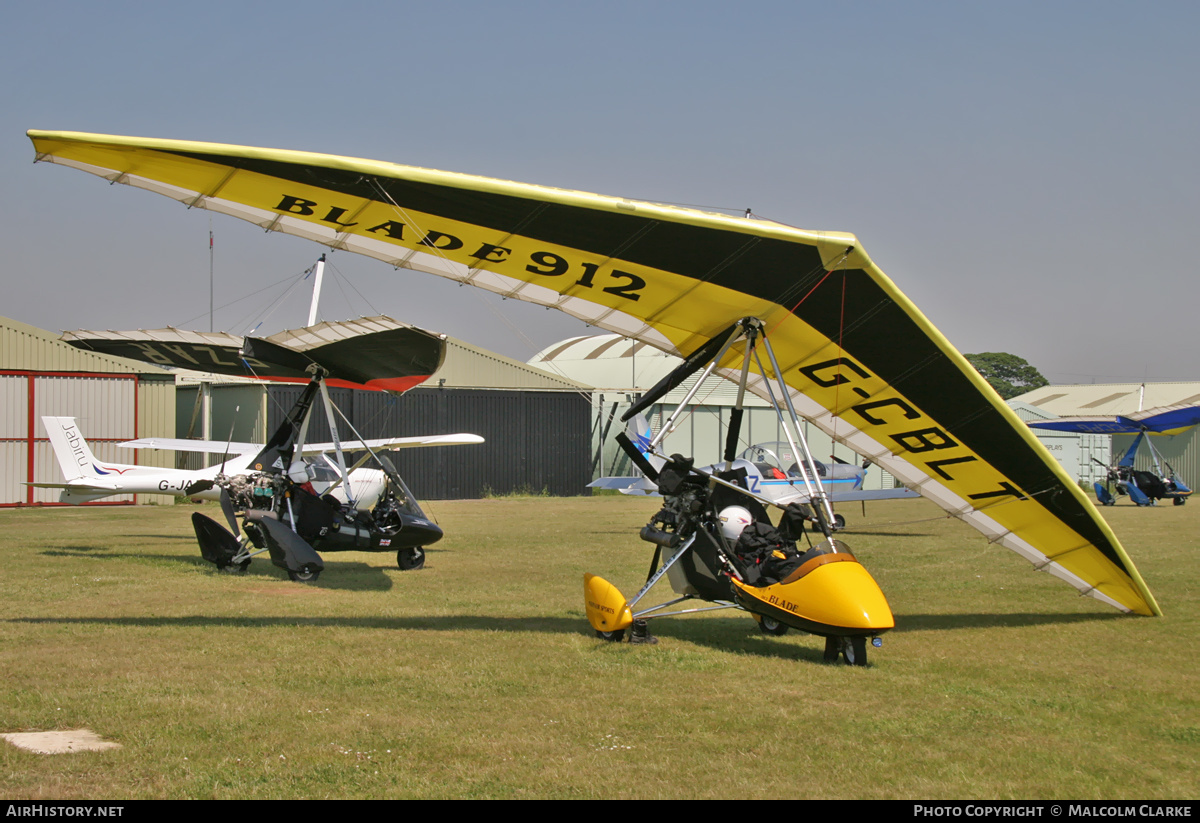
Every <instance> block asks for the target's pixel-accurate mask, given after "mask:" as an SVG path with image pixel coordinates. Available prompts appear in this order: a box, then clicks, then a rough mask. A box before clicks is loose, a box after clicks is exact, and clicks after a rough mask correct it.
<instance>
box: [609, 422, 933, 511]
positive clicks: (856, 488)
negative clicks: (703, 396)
mask: <svg viewBox="0 0 1200 823" xmlns="http://www.w3.org/2000/svg"><path fill="white" fill-rule="evenodd" d="M625 434H626V436H627V437H629V439H630V440H631V441H632V442H633V443H634V444H636V445H637V447H638V449H639V450H640V451H641V452H642V455H643V456H644V457H645V458H646V460H647V461H648V462H649V463H650V465H651V466H653V467H654V468H655V469H656V470H657V469H660V468H662V466H663V465H665V463H666V461H665V460H663V458H662V457H660V456H658V455H656V454H654V453H653V452H651V451H650V442H651V436H650V423H649V421H648V420H647V419H646V418H645V416H643V415H637V416H636V417H634V418H632V419H631V420H630V421H629V426H628V428H627V429H626V432H625ZM803 465H804V461H803V460H801V459H800V458H799V455H797V454H796V453H795V451H794V450H793V448H792V446H791V444H789V443H787V442H783V441H773V442H766V443H756V444H755V445H753V446H750V447H749V448H748V449H745V450H743V451H742V453H741V454H739V455H738V456H737V458H736V459H735V460H733V462H732V463H731V464H730V465H728V466H727V465H726V464H725V463H713V464H712V465H709V466H703V467H699V466H698V467H696V468H697V470H698V471H701V472H704V473H705V474H717V473H720V472H724V471H726V470H732V471H738V470H739V469H740V470H742V471H745V473H746V488H747V490H748V491H749V492H750V493H751V494H756V495H759V496H760V497H764V498H766V499H767V500H770V501H772V502H774V503H776V504H778V505H779V506H787V505H789V504H791V503H808V502H809V501H810V500H811V498H812V494H811V493H810V492H809V490H808V489H809V487H811V488H812V489H813V490H814V491H815V490H816V489H817V488H820V489H821V490H823V491H824V492H825V495H826V496H827V497H828V498H829V501H830V502H831V503H849V502H852V501H856V500H864V501H865V500H895V499H898V498H906V497H917V496H918V495H917V493H916V492H913V491H909V490H908V489H877V490H871V491H867V490H864V489H863V481H864V480H865V479H866V475H867V469H868V468H869V467H870V463H869V462H864V463H863V465H862V466H861V467H859V466H856V465H854V464H853V463H847V462H846V461H844V460H838V459H837V458H833V462H832V463H823V462H821V461H820V460H813V466H814V467H815V469H816V477H808V478H806V477H805V472H804V471H803V469H802V468H801V467H802V466H803ZM806 479H807V480H808V481H809V482H808V483H807V484H806V483H805V480H806ZM588 488H591V489H615V490H617V491H619V492H621V493H622V494H646V495H656V494H658V485H657V484H656V483H654V482H653V481H651V480H650V479H648V478H646V477H645V476H636V477H601V478H599V479H598V480H593V481H592V482H591V483H589V484H588ZM834 520H835V524H834V525H835V526H836V527H837V528H841V527H842V526H843V525H844V524H845V521H844V519H843V518H842V517H841V515H836V516H835V518H834Z"/></svg>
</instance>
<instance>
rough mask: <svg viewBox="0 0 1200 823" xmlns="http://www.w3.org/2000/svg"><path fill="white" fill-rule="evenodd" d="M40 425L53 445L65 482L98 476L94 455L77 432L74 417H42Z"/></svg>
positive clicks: (91, 478) (77, 428)
mask: <svg viewBox="0 0 1200 823" xmlns="http://www.w3.org/2000/svg"><path fill="white" fill-rule="evenodd" d="M42 425H44V426H45V427H46V434H47V436H48V437H49V438H50V445H51V446H53V447H54V456H55V457H57V458H58V465H59V468H61V469H62V473H63V477H64V478H66V481H67V483H72V482H76V481H80V480H94V479H95V478H96V477H99V476H100V474H101V473H100V472H99V471H98V470H97V468H96V457H95V455H93V454H92V450H91V449H90V448H89V447H88V444H87V440H85V439H84V438H83V435H82V434H81V433H80V432H79V426H77V425H76V424H75V418H74V417H43V418H42Z"/></svg>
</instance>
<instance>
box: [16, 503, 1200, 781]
mask: <svg viewBox="0 0 1200 823" xmlns="http://www.w3.org/2000/svg"><path fill="white" fill-rule="evenodd" d="M656 505H657V504H656V502H655V501H654V500H633V499H629V498H624V497H615V498H614V497H598V498H576V499H561V498H510V499H491V500H478V501H460V502H442V503H432V504H430V505H429V508H430V509H432V512H433V514H434V515H435V516H436V517H437V518H438V520H439V521H440V522H441V523H442V525H443V527H444V528H445V529H446V532H447V537H446V539H445V540H443V541H442V542H441V543H439V544H437V545H435V546H433V547H432V548H431V550H430V552H429V559H428V564H427V566H426V568H425V569H424V570H422V571H420V572H400V571H398V570H396V569H395V567H394V566H393V565H392V563H393V558H392V557H391V556H390V555H368V554H330V555H326V561H327V571H326V572H325V574H324V575H323V576H322V578H321V580H320V581H319V583H317V584H316V585H315V586H304V585H299V584H295V583H291V582H289V581H288V580H287V579H286V577H285V576H284V574H283V573H282V572H280V571H278V570H277V569H275V568H274V567H272V566H271V565H270V564H269V563H268V562H265V561H256V562H255V563H254V565H252V567H251V569H250V571H249V572H248V573H247V574H246V575H244V576H234V575H227V574H222V573H217V572H215V571H213V570H211V568H210V567H209V566H207V565H206V564H204V563H203V561H201V560H200V558H199V554H198V551H197V550H196V548H195V544H194V539H193V537H192V534H191V527H190V523H189V522H188V517H189V515H190V511H191V508H190V507H187V506H165V507H154V508H138V509H132V508H110V509H100V510H96V509H93V510H80V509H56V510H48V509H41V510H18V511H13V510H9V511H5V512H2V513H0V562H2V563H3V572H2V573H0V574H2V577H0V591H2V592H3V596H2V597H0V621H2V623H0V625H2V626H3V630H2V631H0V670H2V671H3V689H2V690H0V731H26V730H46V729H70V728H77V727H83V726H86V727H89V728H91V729H93V730H94V731H96V732H97V733H99V734H100V735H102V736H103V737H105V738H106V739H109V740H113V741H116V742H119V743H121V744H122V746H123V748H122V749H119V750H113V751H108V752H97V753H85V754H73V755H56V756H44V755H37V754H32V753H29V752H25V751H22V750H19V749H16V748H15V747H12V746H8V745H3V746H0V796H3V797H5V798H8V799H15V798H297V797H304V798H308V797H313V798H323V797H337V798H341V797H387V798H408V797H412V798H425V797H433V798H440V797H478V798H523V797H538V798H556V797H562V798H591V797H649V798H674V797H689V798H691V797H746V798H768V797H798V798H799V797H818V798H854V797H863V798H908V797H911V798H1079V799H1090V798H1101V799H1102V798H1135V797H1137V798H1194V797H1196V795H1197V793H1198V791H1197V789H1198V779H1197V773H1198V770H1197V757H1198V755H1200V711H1198V706H1197V703H1198V701H1197V697H1196V694H1197V676H1196V673H1197V665H1196V662H1195V651H1196V643H1195V640H1194V639H1193V638H1194V637H1195V634H1196V630H1197V617H1198V615H1200V607H1198V602H1197V601H1198V598H1197V594H1198V591H1197V588H1198V587H1197V573H1196V566H1195V562H1194V558H1195V555H1196V550H1197V548H1198V544H1200V539H1198V538H1197V532H1198V529H1197V526H1198V525H1200V506H1184V507H1178V508H1165V509H1164V508H1159V509H1152V510H1138V509H1135V508H1133V507H1131V506H1130V507H1124V506H1122V507H1117V508H1113V509H1106V510H1105V511H1104V515H1105V516H1106V517H1108V518H1109V520H1110V522H1111V523H1112V524H1113V527H1114V529H1115V530H1116V531H1117V533H1118V535H1120V536H1121V538H1122V539H1123V541H1124V542H1125V544H1126V547H1127V548H1128V550H1129V552H1130V554H1131V555H1132V556H1133V557H1134V559H1135V561H1136V562H1137V564H1138V567H1139V569H1140V570H1141V571H1142V573H1143V575H1144V576H1145V578H1146V579H1147V581H1148V583H1149V585H1150V587H1151V589H1152V590H1153V591H1154V592H1155V594H1156V596H1157V597H1158V600H1159V602H1160V604H1161V605H1162V607H1163V609H1164V610H1165V612H1166V616H1165V617H1163V618H1159V619H1151V618H1134V617H1124V616H1121V615H1119V614H1117V613H1116V612H1114V611H1112V610H1110V609H1108V608H1107V607H1104V606H1102V605H1100V604H1098V603H1096V602H1095V601H1093V600H1091V599H1087V598H1080V597H1078V596H1077V595H1076V594H1075V592H1074V590H1073V589H1071V588H1069V587H1067V586H1066V585H1065V584H1062V583H1059V582H1057V581H1055V580H1053V579H1052V578H1050V577H1049V576H1048V575H1045V574H1040V573H1036V572H1034V571H1032V570H1031V568H1030V567H1029V566H1028V564H1026V563H1025V562H1024V561H1022V560H1020V558H1018V557H1017V556H1016V555H1013V554H1011V553H1010V552H1008V551H1006V550H1004V549H999V548H996V547H995V546H989V545H988V544H987V543H986V542H985V541H984V540H983V538H981V537H979V536H978V535H977V534H976V533H975V532H973V531H971V530H970V529H967V528H966V527H964V526H962V525H961V524H959V523H957V522H956V521H952V520H947V519H945V518H942V517H940V516H939V512H938V511H937V510H936V509H934V508H933V507H932V506H930V505H928V504H926V503H925V502H924V501H897V502H892V503H884V504H876V505H873V506H871V507H869V508H868V510H867V515H868V517H867V518H866V519H864V518H863V517H862V516H861V515H860V513H859V512H858V511H857V510H855V509H853V508H847V510H846V514H847V517H848V519H849V521H850V529H849V530H848V533H847V534H846V535H845V540H846V542H847V543H849V544H850V546H851V547H852V548H853V549H854V550H855V552H856V554H858V556H859V557H860V559H861V560H863V562H864V563H865V564H866V565H867V567H868V569H870V570H871V572H872V573H873V574H874V575H875V577H876V578H877V579H878V580H879V582H880V584H881V585H882V587H883V589H884V591H885V592H886V593H887V595H888V597H889V599H890V601H891V604H892V606H893V609H894V611H895V612H896V614H897V619H898V626H897V628H896V629H895V630H894V631H893V632H891V633H889V634H888V635H886V636H885V638H884V640H885V642H884V647H883V648H882V649H880V650H873V651H872V657H871V661H872V665H871V666H870V667H868V668H866V669H857V668H847V667H844V666H828V665H824V664H822V663H821V662H820V661H821V651H822V641H820V640H819V639H818V638H813V637H809V636H805V635H800V634H793V635H788V636H787V637H783V638H767V637H762V636H760V635H758V633H757V631H756V630H755V624H754V623H753V621H752V620H751V619H750V618H748V617H747V616H745V615H744V614H737V613H734V612H717V613H715V614H708V615H700V616H693V617H687V618H672V619H667V620H663V621H659V622H657V623H652V624H651V625H652V629H653V631H654V633H655V634H656V635H657V636H658V637H659V638H660V643H659V644H658V645H657V646H638V647H634V646H630V645H628V644H621V645H609V644H605V643H603V642H601V641H599V640H596V639H595V638H594V637H593V636H592V634H591V631H590V629H589V628H588V626H587V623H586V619H585V618H584V615H583V607H582V596H581V595H582V575H583V572H584V571H585V570H588V571H593V572H596V573H600V574H603V575H604V576H605V577H606V578H608V579H610V580H612V581H613V582H614V583H616V584H617V585H618V586H620V587H621V588H622V590H623V591H625V592H626V593H627V594H632V592H633V591H635V590H636V589H637V588H638V586H639V584H640V581H641V580H642V579H644V576H645V573H646V568H647V566H648V564H649V559H650V551H649V549H648V546H647V544H644V543H641V542H640V541H638V540H637V538H636V531H637V529H638V528H639V527H640V526H641V525H643V524H644V523H645V521H646V519H647V518H648V516H649V515H650V513H651V512H652V511H653V510H654V508H655V507H656ZM911 521H917V522H911ZM664 597H665V594H664Z"/></svg>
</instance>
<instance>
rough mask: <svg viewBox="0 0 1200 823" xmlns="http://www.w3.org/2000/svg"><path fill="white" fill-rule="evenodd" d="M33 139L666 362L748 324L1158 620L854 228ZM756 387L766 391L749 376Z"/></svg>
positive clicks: (805, 399)
mask: <svg viewBox="0 0 1200 823" xmlns="http://www.w3.org/2000/svg"><path fill="white" fill-rule="evenodd" d="M29 136H30V138H31V139H32V140H33V143H34V147H35V149H36V151H37V159H38V160H40V161H46V162H51V163H55V164H61V165H67V166H73V167H75V168H78V169H82V170H84V171H87V172H91V173H92V174H96V175H99V176H101V177H103V178H105V179H107V180H109V181H111V182H115V183H124V184H127V185H131V186H135V187H138V188H144V189H148V190H150V191H154V192H158V193H160V194H164V195H166V196H168V197H171V198H173V199H175V200H178V201H180V202H182V203H185V204H186V205H188V206H189V207H197V208H204V209H209V210H212V211H218V212H222V213H224V214H229V215H233V216H234V217H239V218H242V219H243V220H249V221H250V222H252V223H256V224H257V225H259V226H261V227H263V228H264V229H267V230H271V231H282V232H286V233H288V234H295V235H299V236H301V237H307V238H309V239H311V240H316V241H317V242H319V243H322V244H324V245H327V246H329V247H330V248H333V249H346V250H348V251H352V252H357V253H359V254H365V255H368V256H370V257H375V258H378V259H379V260H383V261H384V262H386V263H389V264H391V265H393V266H396V267H403V268H409V269H416V270H419V271H425V272H429V273H431V274H436V275H439V276H441V277H448V278H451V279H453V280H457V281H459V282H462V283H468V284H470V285H473V286H478V287H480V288H484V289H487V290H489V291H493V292H496V293H499V294H503V295H505V296H506V297H511V298H515V299H518V300H525V301H529V302H532V303H538V304H541V305H545V306H550V307H553V308H556V309H559V310H561V311H565V312H567V313H568V314H571V315H573V316H575V317H578V318H579V319H581V320H584V321H586V322H587V323H590V324H592V325H594V326H597V327H599V328H603V329H607V330H609V331H613V332H617V333H619V334H623V335H626V336H628V337H633V338H636V339H638V340H643V341H645V342H647V343H650V344H652V345H654V346H656V347H658V348H660V349H662V350H664V351H667V352H671V353H674V354H680V355H684V356H686V355H688V354H690V353H691V352H693V351H695V350H696V349H698V348H700V347H701V346H703V345H704V344H705V343H706V342H708V341H709V339H711V338H712V337H713V336H715V335H717V334H719V333H721V332H722V331H724V330H726V329H728V328H729V326H730V325H731V324H732V323H734V322H736V321H738V320H739V319H741V318H744V317H756V318H759V319H761V320H762V321H763V322H764V324H765V327H766V330H767V333H768V335H769V338H770V340H771V342H772V345H773V346H774V349H775V353H776V355H777V359H778V360H779V368H780V371H781V372H782V373H783V377H784V380H785V381H786V383H787V384H788V386H789V387H790V388H791V390H792V400H793V402H794V404H795V406H796V410H797V411H798V412H799V413H800V414H801V415H803V416H804V417H807V418H808V419H809V420H811V421H813V422H814V423H815V424H816V425H817V426H819V427H820V428H821V429H822V430H824V431H826V432H828V433H829V434H830V435H831V436H832V437H833V438H834V439H835V440H838V441H839V442H843V443H845V444H846V445H848V446H849V447H851V448H852V449H854V450H855V451H856V452H858V453H859V454H861V455H863V456H865V457H869V458H870V459H871V460H872V461H874V462H875V463H878V464H879V465H880V466H882V467H883V468H884V469H886V470H887V471H889V472H891V473H892V474H893V475H894V476H895V477H897V478H899V479H900V480H901V481H902V482H903V483H904V484H905V485H906V486H908V487H909V488H912V489H914V490H916V491H919V492H920V493H921V494H922V495H924V496H925V497H928V498H929V499H931V500H933V501H935V502H937V503H938V504H939V505H940V506H942V507H943V508H944V509H945V510H946V511H947V512H950V513H951V514H953V515H955V516H957V517H959V518H961V519H963V520H965V521H966V522H968V523H970V524H971V525H972V526H974V527H975V528H976V529H978V530H979V531H981V532H982V533H983V534H985V535H986V536H987V537H988V539H989V540H992V541H994V542H997V543H1001V544H1003V545H1005V546H1007V547H1008V548H1010V549H1012V550H1013V551H1015V552H1017V553H1018V554H1020V555H1021V556H1023V557H1025V558H1026V559H1027V560H1029V561H1030V562H1032V563H1033V564H1034V565H1035V566H1036V567H1037V568H1039V569H1043V570H1045V571H1048V572H1050V573H1051V574H1053V575H1055V576H1057V577H1060V578H1062V579H1063V580H1066V581H1067V582H1069V583H1070V584H1071V585H1073V586H1075V587H1076V588H1077V589H1079V590H1080V591H1081V592H1083V593H1085V594H1088V595H1090V596H1092V597H1095V598H1097V599H1099V600H1102V601H1103V602H1105V603H1108V604H1110V605H1112V606H1115V607H1116V608H1118V609H1121V610H1123V611H1129V612H1136V613H1138V614H1158V613H1159V609H1158V606H1157V604H1156V603H1155V602H1154V598H1153V595H1151V593H1150V591H1149V589H1148V588H1147V587H1146V584H1145V583H1144V582H1143V580H1142V579H1141V577H1140V575H1139V574H1138V572H1137V570H1136V569H1135V568H1134V565H1133V563H1132V562H1131V561H1130V559H1129V557H1128V556H1127V555H1126V553H1125V551H1124V549H1123V548H1122V547H1121V545H1120V543H1119V542H1118V541H1117V539H1116V537H1115V535H1114V534H1113V533H1112V531H1111V530H1110V529H1109V528H1108V526H1107V525H1106V524H1105V522H1104V521H1103V520H1102V519H1101V518H1100V516H1099V515H1098V514H1097V512H1096V510H1095V509H1094V507H1093V506H1092V505H1091V504H1090V502H1089V501H1088V500H1087V499H1086V498H1085V497H1084V496H1083V494H1082V493H1081V492H1080V490H1079V488H1078V487H1077V485H1076V484H1075V483H1074V482H1073V481H1072V479H1071V478H1069V477H1068V476H1067V475H1066V474H1065V472H1063V470H1062V469H1061V468H1060V467H1059V465H1058V463H1057V462H1056V461H1055V460H1054V459H1053V458H1052V457H1050V455H1049V454H1048V453H1047V452H1046V451H1045V449H1043V448H1042V447H1041V445H1040V444H1039V443H1038V442H1037V440H1036V438H1035V437H1034V436H1033V434H1032V433H1030V431H1029V430H1028V428H1027V427H1026V426H1025V425H1024V424H1023V423H1022V422H1021V421H1020V420H1019V419H1018V418H1017V417H1016V416H1015V415H1014V414H1013V413H1012V412H1011V411H1010V410H1009V409H1008V408H1007V407H1006V406H1005V405H1004V404H1003V402H1002V401H1001V400H1000V398H999V397H998V396H997V395H996V394H995V393H994V392H993V391H992V390H991V388H990V387H989V386H988V385H987V384H986V383H985V382H984V381H983V379H982V378H981V377H980V376H979V375H978V373H976V372H975V370H974V369H973V368H972V367H971V366H970V364H968V363H967V361H966V360H965V359H963V357H962V355H960V354H959V353H958V352H957V351H955V349H954V347H953V346H951V345H950V344H949V343H948V342H947V341H946V340H945V338H943V337H942V335H941V334H940V333H939V332H938V330H937V329H935V328H934V327H933V326H932V325H931V324H930V323H929V321H928V320H926V319H925V317H924V316H922V314H921V313H920V312H919V311H918V310H917V308H916V307H915V306H913V305H912V303H910V302H909V300H908V298H906V297H905V296H904V295H903V294H902V293H901V292H900V291H899V289H897V288H896V287H895V285H893V284H892V282H891V281H890V280H889V279H888V278H887V277H886V276H885V275H884V274H883V272H882V271H880V270H879V269H878V268H877V267H876V266H875V264H874V263H873V262H872V261H871V259H870V258H869V257H868V256H867V255H866V253H865V252H863V250H862V249H861V248H860V247H859V245H858V241H857V239H856V238H855V237H854V236H853V235H851V234H845V233H841V232H814V231H802V230H799V229H794V228H790V227H787V226H782V225H778V224H775V223H770V222H765V221H759V220H752V219H745V218H734V217H728V216H725V215H720V214H710V213H707V212H702V211H696V210H691V209H683V208H675V207H671V206H665V205H657V204H653V203H644V202H635V201H630V200H624V199H621V198H618V197H604V196H600V195H595V194H586V193H582V192H575V191H566V190H561V189H553V188H547V187H541V186H531V185H526V184H522V183H513V182H508V181H503V180H492V179H488V178H483V177H473V176H469V175H463V174H453V173H448V172H441V171H433V170H429V169H421V168H415V167H412V166H401V165H395V164H391V163H382V162H376V161H371V160H358V159H352V158H346V157H333V156H328V155H320V154H310V153H306V152H296V151H280V150H273V149H259V148H247V147H242V146H227V145H220V144H213V143H194V142H186V141H177V140H153V139H144V138H133V137H113V136H105V135H95V134H79V133H72V132H45V131H31V132H29ZM740 360H741V355H740V354H730V355H729V356H728V357H727V359H726V361H725V362H723V363H722V364H721V366H722V369H723V370H724V371H725V373H726V374H729V375H733V374H734V372H735V370H737V369H738V367H739V366H740ZM751 385H752V387H753V388H755V389H756V390H757V391H759V392H760V393H763V394H765V392H766V389H765V381H764V378H763V377H762V376H761V375H759V376H758V377H757V378H754V377H752V379H751Z"/></svg>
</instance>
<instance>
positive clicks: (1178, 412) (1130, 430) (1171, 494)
mask: <svg viewBox="0 0 1200 823" xmlns="http://www.w3.org/2000/svg"><path fill="white" fill-rule="evenodd" d="M1029 425H1030V426H1031V427H1032V428H1035V429H1048V430H1050V431H1065V432H1080V433H1082V434H1137V437H1135V438H1134V439H1133V443H1131V444H1130V446H1129V448H1128V449H1126V450H1125V454H1123V455H1122V456H1121V457H1120V459H1118V460H1117V461H1116V462H1115V463H1113V464H1112V465H1111V466H1109V465H1106V464H1104V463H1103V462H1101V461H1099V460H1096V458H1094V457H1093V458H1092V460H1093V461H1094V462H1096V463H1099V464H1100V465H1101V466H1104V468H1105V469H1106V470H1107V472H1108V476H1107V477H1106V478H1105V481H1104V482H1103V483H1099V482H1097V483H1094V484H1093V487H1094V489H1095V491H1096V499H1097V500H1099V501H1100V503H1101V504H1103V505H1105V506H1112V505H1115V504H1116V502H1117V496H1125V495H1128V497H1129V499H1130V500H1132V501H1133V502H1134V503H1135V504H1137V505H1138V506H1153V505H1154V504H1155V503H1157V502H1158V501H1159V500H1170V501H1171V502H1172V503H1174V504H1175V505H1176V506H1182V505H1183V504H1184V503H1186V502H1187V499H1188V496H1189V495H1191V493H1192V490H1191V489H1189V488H1188V487H1187V485H1186V484H1185V483H1184V482H1183V480H1181V479H1180V478H1179V477H1178V475H1176V474H1175V469H1174V468H1173V467H1172V466H1171V464H1170V463H1168V462H1167V461H1166V460H1165V459H1163V457H1162V455H1161V454H1159V452H1158V449H1156V448H1155V447H1154V442H1153V440H1152V439H1151V437H1148V436H1147V435H1165V436H1170V435H1175V434H1181V433H1183V432H1185V431H1187V430H1188V429H1190V428H1193V427H1194V426H1196V425H1200V406H1189V405H1176V406H1159V407H1157V408H1153V409H1145V410H1144V411H1137V412H1131V413H1130V414H1116V415H1082V416H1071V417H1056V418H1053V419H1050V420H1031V421H1029ZM1142 443H1145V444H1146V448H1148V449H1149V450H1150V457H1151V459H1152V460H1153V461H1154V471H1152V472H1148V471H1142V470H1140V469H1135V468H1134V465H1133V464H1134V460H1135V459H1136V458H1137V454H1138V451H1139V450H1140V449H1141V447H1142ZM1163 466H1166V467H1167V469H1166V471H1165V472H1164V471H1163Z"/></svg>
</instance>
